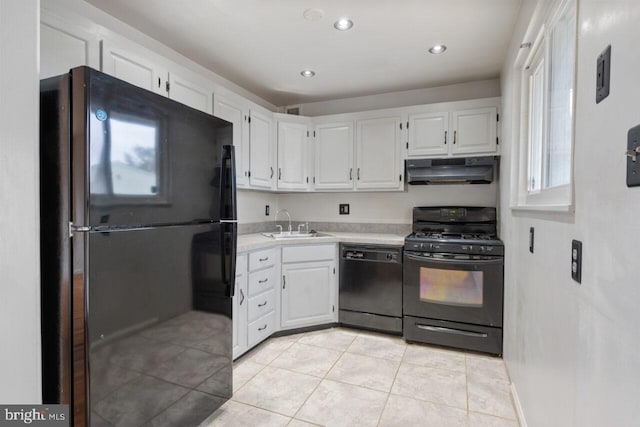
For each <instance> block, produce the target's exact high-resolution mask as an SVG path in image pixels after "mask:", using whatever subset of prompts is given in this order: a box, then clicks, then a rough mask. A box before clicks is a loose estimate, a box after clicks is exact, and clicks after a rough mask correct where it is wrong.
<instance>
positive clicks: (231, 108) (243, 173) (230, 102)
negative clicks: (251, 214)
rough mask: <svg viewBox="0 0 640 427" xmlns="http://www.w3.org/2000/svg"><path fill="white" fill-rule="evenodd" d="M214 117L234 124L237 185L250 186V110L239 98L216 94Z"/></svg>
mask: <svg viewBox="0 0 640 427" xmlns="http://www.w3.org/2000/svg"><path fill="white" fill-rule="evenodd" d="M213 115H214V116H216V117H219V118H221V119H223V120H226V121H228V122H231V123H233V146H234V147H235V157H236V184H237V186H238V187H246V186H248V185H249V108H248V106H247V105H246V103H245V102H243V100H242V99H240V98H239V97H234V96H233V95H227V94H225V95H219V94H217V93H216V94H215V95H214V97H213Z"/></svg>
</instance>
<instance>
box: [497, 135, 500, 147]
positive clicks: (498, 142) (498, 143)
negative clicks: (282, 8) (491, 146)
mask: <svg viewBox="0 0 640 427" xmlns="http://www.w3.org/2000/svg"><path fill="white" fill-rule="evenodd" d="M496 145H500V140H499V139H498V137H497V136H496Z"/></svg>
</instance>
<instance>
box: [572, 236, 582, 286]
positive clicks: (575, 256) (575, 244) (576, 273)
mask: <svg viewBox="0 0 640 427" xmlns="http://www.w3.org/2000/svg"><path fill="white" fill-rule="evenodd" d="M571 278H572V279H573V280H575V281H576V282H578V283H582V242H581V241H579V240H572V241H571Z"/></svg>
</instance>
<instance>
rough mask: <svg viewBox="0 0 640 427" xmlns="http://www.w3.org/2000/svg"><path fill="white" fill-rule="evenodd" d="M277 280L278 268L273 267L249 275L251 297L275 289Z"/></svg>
mask: <svg viewBox="0 0 640 427" xmlns="http://www.w3.org/2000/svg"><path fill="white" fill-rule="evenodd" d="M277 280H278V277H276V268H275V267H273V266H272V267H269V268H267V269H265V270H260V271H254V272H253V273H249V297H253V296H256V295H258V294H261V293H262V292H265V291H268V290H269V289H273V287H274V286H275V284H276V281H277Z"/></svg>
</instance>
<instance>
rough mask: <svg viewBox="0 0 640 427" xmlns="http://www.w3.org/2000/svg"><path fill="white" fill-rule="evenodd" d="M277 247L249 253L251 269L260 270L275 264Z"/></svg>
mask: <svg viewBox="0 0 640 427" xmlns="http://www.w3.org/2000/svg"><path fill="white" fill-rule="evenodd" d="M276 251H277V249H276V248H271V249H265V250H263V251H256V252H251V253H250V254H249V271H256V270H260V269H261V268H265V267H269V266H271V265H274V264H275V261H276V256H277V252H276Z"/></svg>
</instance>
